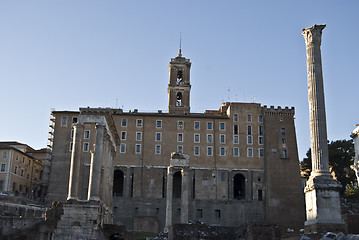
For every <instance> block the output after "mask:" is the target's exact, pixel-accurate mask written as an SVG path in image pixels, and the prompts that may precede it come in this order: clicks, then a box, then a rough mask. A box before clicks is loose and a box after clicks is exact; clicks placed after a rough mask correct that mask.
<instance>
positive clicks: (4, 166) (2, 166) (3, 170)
mask: <svg viewBox="0 0 359 240" xmlns="http://www.w3.org/2000/svg"><path fill="white" fill-rule="evenodd" d="M0 171H1V172H5V171H6V163H2V164H1V169H0Z"/></svg>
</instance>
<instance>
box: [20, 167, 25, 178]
mask: <svg viewBox="0 0 359 240" xmlns="http://www.w3.org/2000/svg"><path fill="white" fill-rule="evenodd" d="M20 176H21V177H23V176H24V169H21V172H20Z"/></svg>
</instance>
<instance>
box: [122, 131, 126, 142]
mask: <svg viewBox="0 0 359 240" xmlns="http://www.w3.org/2000/svg"><path fill="white" fill-rule="evenodd" d="M126 138H127V132H125V131H122V132H121V140H126Z"/></svg>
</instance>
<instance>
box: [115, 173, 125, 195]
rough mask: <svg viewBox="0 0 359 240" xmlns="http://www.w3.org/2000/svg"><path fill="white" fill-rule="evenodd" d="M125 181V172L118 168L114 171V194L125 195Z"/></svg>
mask: <svg viewBox="0 0 359 240" xmlns="http://www.w3.org/2000/svg"><path fill="white" fill-rule="evenodd" d="M123 182H124V174H123V172H122V171H121V170H119V169H117V170H115V171H114V173H113V196H117V197H122V196H123Z"/></svg>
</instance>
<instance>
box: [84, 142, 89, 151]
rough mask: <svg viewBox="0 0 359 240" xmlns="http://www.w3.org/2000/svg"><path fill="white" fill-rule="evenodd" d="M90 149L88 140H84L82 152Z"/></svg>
mask: <svg viewBox="0 0 359 240" xmlns="http://www.w3.org/2000/svg"><path fill="white" fill-rule="evenodd" d="M89 149H90V144H89V143H88V142H84V147H83V151H84V152H88V151H89Z"/></svg>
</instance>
